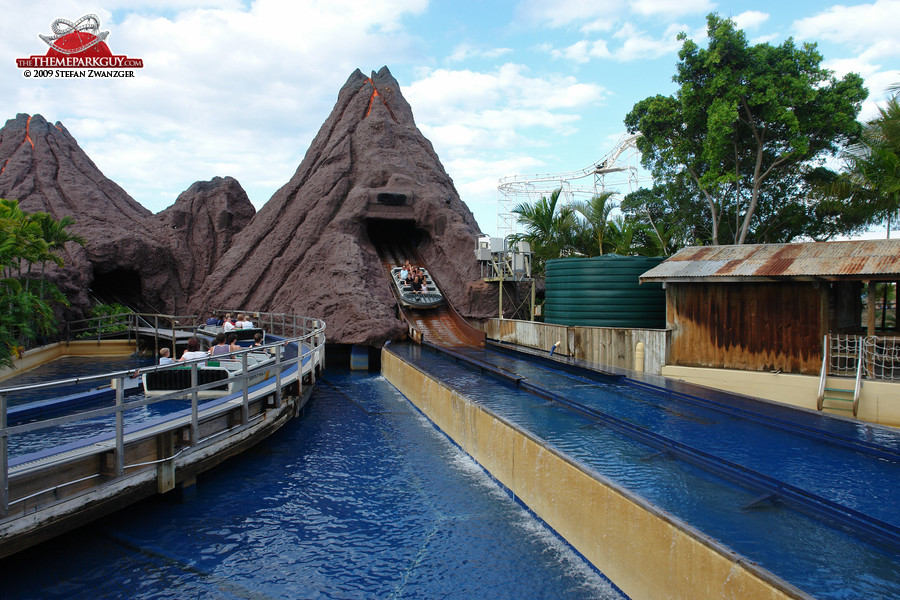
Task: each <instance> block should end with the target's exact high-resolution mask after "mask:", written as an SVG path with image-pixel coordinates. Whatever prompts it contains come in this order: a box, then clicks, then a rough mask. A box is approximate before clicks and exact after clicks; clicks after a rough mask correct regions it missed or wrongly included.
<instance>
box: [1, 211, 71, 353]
mask: <svg viewBox="0 0 900 600" xmlns="http://www.w3.org/2000/svg"><path fill="white" fill-rule="evenodd" d="M72 223H73V221H72V219H71V218H69V217H65V218H63V219H61V220H60V221H56V220H55V219H53V218H52V217H51V216H50V215H48V214H46V213H33V214H29V213H26V212H24V211H22V210H21V208H20V207H19V203H18V201H16V200H6V199H2V198H0V270H2V277H0V307H2V309H0V364H10V361H11V359H12V356H13V354H14V353H15V352H16V350H17V349H18V348H19V347H21V346H23V345H25V344H26V343H27V342H28V341H29V340H34V339H36V338H38V337H40V336H45V335H48V334H50V333H52V332H53V331H54V330H55V320H54V315H53V306H52V303H54V302H59V303H63V304H65V303H66V298H65V296H63V295H62V294H61V293H60V292H59V291H58V289H57V288H56V286H54V285H53V284H51V283H49V282H46V281H44V278H43V267H44V265H45V264H46V263H47V262H53V263H55V264H57V265H60V266H62V258H61V257H60V256H59V255H58V254H57V252H59V251H60V250H61V249H62V247H63V245H64V244H65V243H66V242H70V241H71V242H76V243H80V244H83V243H84V240H83V239H82V238H81V237H79V236H78V235H75V234H73V233H71V232H68V231H66V228H67V227H69V226H70V225H72ZM37 264H40V265H41V285H40V288H39V291H38V292H37V293H36V292H35V291H34V290H33V289H31V287H30V283H31V279H32V276H31V270H32V267H33V266H34V265H37Z"/></svg>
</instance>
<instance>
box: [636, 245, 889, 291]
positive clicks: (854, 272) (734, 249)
mask: <svg viewBox="0 0 900 600" xmlns="http://www.w3.org/2000/svg"><path fill="white" fill-rule="evenodd" d="M787 277H804V278H808V277H820V278H825V279H866V278H868V277H873V278H883V279H892V280H895V279H900V239H896V240H858V241H851V242H808V243H803V244H745V245H741V246H690V247H688V248H682V249H681V250H679V251H678V252H677V253H676V254H675V255H674V256H671V257H670V258H668V259H666V261H665V262H663V263H661V264H660V265H659V266H657V267H654V268H652V269H650V270H649V271H647V272H646V273H644V274H643V275H641V278H640V279H641V281H671V280H677V279H705V278H787Z"/></svg>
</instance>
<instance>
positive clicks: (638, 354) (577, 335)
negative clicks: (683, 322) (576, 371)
mask: <svg viewBox="0 0 900 600" xmlns="http://www.w3.org/2000/svg"><path fill="white" fill-rule="evenodd" d="M484 333H485V336H487V338H488V339H491V340H497V341H500V342H506V343H509V344H517V345H519V346H527V347H529V348H535V349H537V350H546V351H547V352H549V351H550V349H551V348H552V347H553V345H554V344H556V343H557V342H559V346H557V348H556V350H554V354H561V355H563V356H572V357H574V358H579V359H583V360H589V361H591V362H594V363H599V364H602V365H609V366H612V367H622V368H625V369H632V370H634V371H643V372H645V373H652V374H654V375H659V374H660V372H661V371H662V368H663V366H665V364H666V358H667V354H666V352H667V348H668V336H669V332H668V331H666V330H665V329H618V328H613V327H569V326H566V325H553V324H550V323H535V322H533V321H517V320H513V319H490V320H489V321H488V322H487V323H486V324H485V326H484Z"/></svg>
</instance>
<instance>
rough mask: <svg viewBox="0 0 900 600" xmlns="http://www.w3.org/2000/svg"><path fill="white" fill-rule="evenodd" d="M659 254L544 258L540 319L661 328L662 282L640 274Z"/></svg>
mask: <svg viewBox="0 0 900 600" xmlns="http://www.w3.org/2000/svg"><path fill="white" fill-rule="evenodd" d="M663 260H665V257H662V256H619V255H617V254H607V255H605V256H596V257H594V258H559V259H555V260H548V261H547V265H546V268H545V269H544V278H545V281H546V287H545V296H544V297H545V301H544V321H545V322H547V323H554V324H557V325H583V326H588V327H620V328H628V329H664V328H665V326H666V292H665V290H664V289H663V287H662V284H661V283H645V284H643V285H641V284H640V283H639V281H638V277H640V276H641V275H643V274H644V273H645V272H647V271H649V270H650V269H652V268H653V267H655V266H656V265H658V264H659V263H661V262H662V261H663Z"/></svg>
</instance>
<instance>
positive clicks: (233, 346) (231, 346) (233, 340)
mask: <svg viewBox="0 0 900 600" xmlns="http://www.w3.org/2000/svg"><path fill="white" fill-rule="evenodd" d="M240 349H241V347H240V346H238V343H237V334H236V333H229V334H228V351H229V352H237V351H238V350H240Z"/></svg>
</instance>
